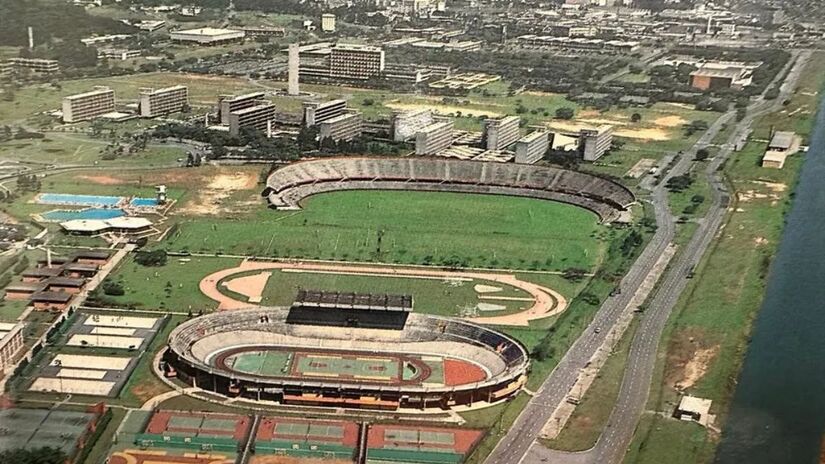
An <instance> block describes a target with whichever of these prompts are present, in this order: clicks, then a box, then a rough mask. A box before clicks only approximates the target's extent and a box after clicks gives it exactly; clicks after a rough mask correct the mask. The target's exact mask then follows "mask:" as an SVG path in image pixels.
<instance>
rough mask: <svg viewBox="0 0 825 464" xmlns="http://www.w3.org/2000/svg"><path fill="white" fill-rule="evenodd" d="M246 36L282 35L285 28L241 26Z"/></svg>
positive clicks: (284, 32) (284, 33)
mask: <svg viewBox="0 0 825 464" xmlns="http://www.w3.org/2000/svg"><path fill="white" fill-rule="evenodd" d="M241 30H242V31H243V32H244V34H246V36H247V37H284V36H285V35H286V29H284V28H283V27H251V26H249V27H242V28H241Z"/></svg>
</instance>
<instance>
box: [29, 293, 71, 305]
mask: <svg viewBox="0 0 825 464" xmlns="http://www.w3.org/2000/svg"><path fill="white" fill-rule="evenodd" d="M72 296H73V295H72V294H71V293H69V292H37V293H35V294H34V295H32V298H31V299H32V301H48V302H54V303H66V302H68V301H69V300H71V299H72Z"/></svg>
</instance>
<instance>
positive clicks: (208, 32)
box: [169, 27, 246, 45]
mask: <svg viewBox="0 0 825 464" xmlns="http://www.w3.org/2000/svg"><path fill="white" fill-rule="evenodd" d="M244 37H246V33H245V32H244V31H236V30H234V29H217V28H213V27H203V28H200V29H186V30H181V31H172V32H170V33H169V39H170V40H171V41H173V42H179V43H193V44H197V45H217V44H223V43H228V42H236V41H241V40H243V39H244Z"/></svg>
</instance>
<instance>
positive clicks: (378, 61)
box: [329, 44, 384, 80]
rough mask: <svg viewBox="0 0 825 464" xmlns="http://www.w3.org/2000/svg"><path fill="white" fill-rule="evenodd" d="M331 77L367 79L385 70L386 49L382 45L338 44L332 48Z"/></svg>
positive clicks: (330, 59)
mask: <svg viewBox="0 0 825 464" xmlns="http://www.w3.org/2000/svg"><path fill="white" fill-rule="evenodd" d="M329 69H330V77H332V78H339V79H355V80H367V79H370V78H373V77H376V76H378V75H379V74H381V73H382V72H383V71H384V50H382V49H381V48H380V47H373V46H369V45H356V44H337V45H335V46H334V47H332V49H331V50H330V55H329Z"/></svg>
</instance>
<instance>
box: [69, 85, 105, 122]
mask: <svg viewBox="0 0 825 464" xmlns="http://www.w3.org/2000/svg"><path fill="white" fill-rule="evenodd" d="M114 110H115V91H114V90H112V89H110V88H108V87H95V89H94V90H92V91H90V92H85V93H80V94H77V95H70V96H68V97H65V98H63V122H66V123H72V122H78V121H89V120H91V119H94V118H96V117H98V116H100V115H103V114H106V113H111V112H113V111H114Z"/></svg>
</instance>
